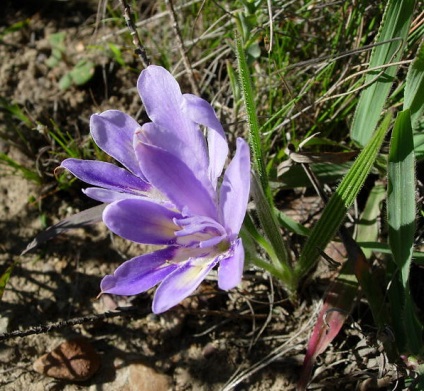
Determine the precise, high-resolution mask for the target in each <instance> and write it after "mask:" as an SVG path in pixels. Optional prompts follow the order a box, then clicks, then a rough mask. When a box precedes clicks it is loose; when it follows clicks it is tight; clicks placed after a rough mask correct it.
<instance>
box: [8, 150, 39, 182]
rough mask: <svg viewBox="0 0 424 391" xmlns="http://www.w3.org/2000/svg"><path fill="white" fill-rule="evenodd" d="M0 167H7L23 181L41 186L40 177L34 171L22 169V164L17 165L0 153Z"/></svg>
mask: <svg viewBox="0 0 424 391" xmlns="http://www.w3.org/2000/svg"><path fill="white" fill-rule="evenodd" d="M0 165H5V166H8V167H10V168H11V169H13V170H15V171H17V172H20V173H21V174H22V176H23V177H24V178H25V179H28V180H30V181H33V182H35V183H38V184H41V177H40V176H39V175H38V174H37V172H36V171H35V170H34V171H32V170H30V169H29V168H26V167H24V166H23V165H22V164H19V163H18V162H17V161H15V160H13V159H12V158H11V157H10V156H8V155H6V154H5V153H3V152H0Z"/></svg>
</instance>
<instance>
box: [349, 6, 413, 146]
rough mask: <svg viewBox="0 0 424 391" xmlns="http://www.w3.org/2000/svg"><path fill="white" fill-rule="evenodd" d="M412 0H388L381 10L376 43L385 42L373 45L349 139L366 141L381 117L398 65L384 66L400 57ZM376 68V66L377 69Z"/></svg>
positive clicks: (406, 32) (410, 13)
mask: <svg viewBox="0 0 424 391" xmlns="http://www.w3.org/2000/svg"><path fill="white" fill-rule="evenodd" d="M415 3H416V2H415V1H414V0H389V1H388V2H387V6H386V9H385V12H384V16H383V20H382V23H381V26H380V31H379V33H378V36H377V40H376V43H382V42H385V44H383V45H378V46H376V47H375V48H374V50H373V52H372V54H371V59H370V64H369V68H370V69H373V70H372V71H370V72H369V73H368V74H367V76H366V78H365V86H366V88H365V89H364V90H363V91H362V93H361V96H360V98H359V102H358V105H357V108H356V112H355V115H354V118H353V123H352V127H351V131H350V135H351V138H352V140H354V141H356V142H357V143H358V144H359V145H366V144H367V142H368V140H369V139H370V138H371V136H372V134H373V132H374V129H375V128H376V126H377V123H378V121H379V119H380V118H381V112H382V110H383V107H384V104H385V102H386V99H387V96H388V94H389V92H390V89H391V87H392V82H393V78H394V76H395V74H396V72H397V69H398V66H396V65H393V66H389V67H385V68H381V69H379V67H384V66H386V65H387V64H390V63H395V62H397V61H399V60H400V59H401V58H402V53H403V48H404V46H405V42H406V39H407V37H408V31H409V26H410V24H411V19H412V13H413V10H414V7H415ZM376 68H377V69H376Z"/></svg>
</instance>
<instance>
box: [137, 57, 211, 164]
mask: <svg viewBox="0 0 424 391" xmlns="http://www.w3.org/2000/svg"><path fill="white" fill-rule="evenodd" d="M137 88H138V91H139V93H140V96H141V99H142V101H143V104H144V106H145V108H146V112H147V115H148V116H149V118H150V119H151V120H152V122H154V123H155V124H156V125H157V126H159V127H161V128H163V129H165V130H166V131H167V132H169V133H173V137H178V138H179V139H181V140H182V142H183V144H184V145H185V148H184V150H183V151H182V152H185V151H186V150H189V151H190V155H189V156H187V157H188V159H182V160H183V161H185V162H186V164H187V165H188V166H189V167H192V166H191V165H190V161H193V162H195V164H196V165H200V167H201V168H202V170H205V171H206V170H207V167H208V158H207V148H206V142H205V139H204V137H203V134H202V132H201V131H200V129H199V126H198V125H197V124H196V123H195V122H193V121H192V120H191V119H190V118H189V117H188V116H187V115H185V114H184V112H183V110H182V106H183V104H184V99H183V95H182V94H181V90H180V86H179V85H178V83H177V81H176V80H175V79H174V77H173V76H172V75H171V74H170V73H169V72H168V71H167V70H166V69H164V68H162V67H159V66H156V65H150V66H149V67H147V68H146V69H145V70H143V71H142V72H141V75H140V77H139V79H138V82H137ZM155 145H156V144H155ZM174 152H175V147H174ZM177 156H178V155H177ZM192 168H193V169H197V168H195V167H192Z"/></svg>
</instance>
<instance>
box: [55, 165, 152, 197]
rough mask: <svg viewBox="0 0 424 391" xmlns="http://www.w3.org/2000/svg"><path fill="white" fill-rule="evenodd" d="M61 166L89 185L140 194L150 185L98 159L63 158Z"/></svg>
mask: <svg viewBox="0 0 424 391" xmlns="http://www.w3.org/2000/svg"><path fill="white" fill-rule="evenodd" d="M61 167H64V168H66V169H67V170H69V171H70V172H71V173H72V174H73V175H74V176H76V177H77V178H78V179H80V180H82V181H84V182H86V183H89V184H90V185H94V186H99V187H104V188H106V189H110V190H117V191H123V192H128V193H133V194H142V193H143V192H145V191H146V190H148V189H149V188H150V185H149V184H148V183H146V182H145V181H143V180H142V179H140V178H139V177H136V176H135V175H133V174H131V173H130V172H129V171H127V170H125V169H124V168H120V167H118V166H115V165H114V164H111V163H107V162H101V161H98V160H81V159H73V158H69V159H65V160H64V161H63V162H62V164H61Z"/></svg>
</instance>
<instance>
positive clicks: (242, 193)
mask: <svg viewBox="0 0 424 391" xmlns="http://www.w3.org/2000/svg"><path fill="white" fill-rule="evenodd" d="M249 192H250V155H249V146H248V145H247V143H246V141H244V140H243V139H241V138H238V139H237V151H236V154H235V156H234V158H233V160H232V161H231V162H230V164H229V165H228V168H227V169H226V171H225V174H224V180H223V182H222V185H221V189H220V198H219V203H220V206H221V210H222V215H223V218H224V221H225V227H226V228H227V229H228V230H229V231H230V232H229V233H231V234H232V235H237V234H238V233H239V231H240V228H241V225H242V223H243V219H244V216H245V214H246V209H247V202H248V200H249Z"/></svg>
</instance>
